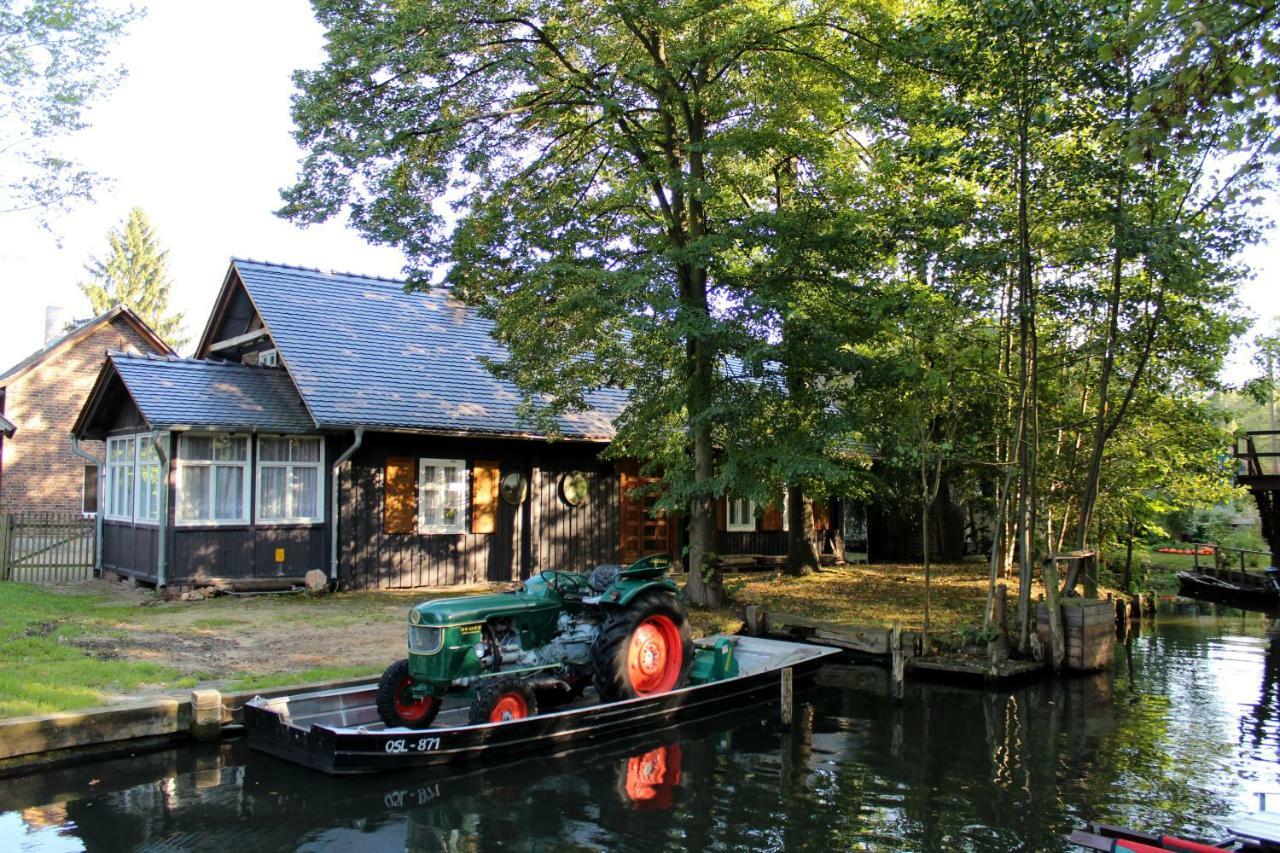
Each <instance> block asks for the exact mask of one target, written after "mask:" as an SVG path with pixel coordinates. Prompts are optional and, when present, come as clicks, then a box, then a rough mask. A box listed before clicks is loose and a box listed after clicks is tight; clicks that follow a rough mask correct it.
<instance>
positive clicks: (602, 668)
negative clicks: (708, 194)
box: [591, 590, 693, 702]
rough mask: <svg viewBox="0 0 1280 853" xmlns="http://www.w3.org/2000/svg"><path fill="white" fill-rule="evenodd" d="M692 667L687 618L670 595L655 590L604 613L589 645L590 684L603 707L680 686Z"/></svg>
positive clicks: (687, 677)
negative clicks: (603, 702)
mask: <svg viewBox="0 0 1280 853" xmlns="http://www.w3.org/2000/svg"><path fill="white" fill-rule="evenodd" d="M692 663H693V640H692V639H691V638H690V635H689V616H688V614H686V613H685V610H684V607H683V606H682V605H681V604H680V602H679V600H678V599H677V598H676V597H675V596H673V595H669V594H667V593H663V592H659V591H657V590H651V591H650V592H645V593H641V594H640V595H638V596H636V598H635V600H634V601H632V602H631V604H630V605H629V606H628V607H626V608H625V609H622V610H616V611H614V612H613V613H610V614H609V616H608V617H607V618H606V619H605V621H604V625H603V626H602V627H601V628H600V633H599V634H598V635H597V636H596V641H595V642H594V643H593V644H592V645H591V665H592V681H593V682H594V684H595V687H596V692H597V693H599V694H600V698H601V700H603V701H605V702H612V701H615V700H618V699H634V698H636V697H637V696H650V695H653V694H657V693H666V692H668V691H670V690H675V689H677V688H680V687H683V686H684V685H685V683H686V682H687V681H688V680H689V667H690V665H692Z"/></svg>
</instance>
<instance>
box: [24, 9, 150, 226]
mask: <svg viewBox="0 0 1280 853" xmlns="http://www.w3.org/2000/svg"><path fill="white" fill-rule="evenodd" d="M138 15H139V13H138V12H137V11H135V10H134V9H132V8H131V7H126V8H120V7H115V8H108V7H107V6H106V5H105V4H103V3H101V2H98V0H0V174H3V177H2V178H0V213H14V212H18V211H28V212H32V213H34V215H35V216H37V217H38V218H39V219H40V221H41V222H43V223H44V224H45V225H48V223H49V221H50V219H51V218H52V217H53V216H54V215H55V214H57V213H59V212H61V211H63V210H65V209H66V208H67V207H68V206H69V205H70V204H71V203H72V202H74V201H76V200H79V199H87V198H90V197H91V194H92V192H93V188H94V186H95V184H96V183H97V181H98V178H97V176H96V175H94V173H93V172H91V171H89V170H87V169H85V168H84V167H82V166H80V165H79V164H77V163H76V162H75V161H74V160H72V159H70V158H69V157H67V156H66V155H65V153H63V152H62V151H61V150H60V147H59V142H60V141H61V140H62V139H63V138H64V137H65V136H66V135H67V134H69V133H72V132H74V131H77V130H80V129H82V128H84V127H85V126H86V124H87V121H86V118H85V110H86V109H87V108H88V107H89V106H90V105H91V104H92V103H93V102H94V101H95V100H97V99H100V98H101V97H103V96H104V95H105V94H107V93H108V92H110V91H111V89H112V88H113V87H114V86H115V85H116V84H117V83H118V82H119V81H120V79H121V78H122V77H123V76H124V69H123V68H121V67H118V66H110V65H109V64H108V63H107V53H108V51H109V50H110V49H111V45H112V43H113V42H114V41H115V40H116V39H117V38H119V37H120V35H121V34H122V33H123V31H124V28H125V26H126V25H127V24H128V23H129V22H130V21H132V20H134V19H135V18H137V17H138Z"/></svg>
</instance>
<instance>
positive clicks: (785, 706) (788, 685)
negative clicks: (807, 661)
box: [782, 667, 796, 728]
mask: <svg viewBox="0 0 1280 853" xmlns="http://www.w3.org/2000/svg"><path fill="white" fill-rule="evenodd" d="M795 701H796V696H795V680H794V677H793V676H792V673H791V667H787V668H786V669H784V670H783V671H782V725H783V726H785V727H786V728H791V724H792V722H793V721H794V720H795V714H796V706H795Z"/></svg>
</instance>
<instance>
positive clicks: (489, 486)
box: [471, 459, 502, 533]
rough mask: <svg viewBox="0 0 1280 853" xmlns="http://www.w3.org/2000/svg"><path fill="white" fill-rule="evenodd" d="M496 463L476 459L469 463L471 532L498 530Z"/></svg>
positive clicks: (497, 474)
mask: <svg viewBox="0 0 1280 853" xmlns="http://www.w3.org/2000/svg"><path fill="white" fill-rule="evenodd" d="M501 479H502V475H501V474H499V473H498V463H497V462H493V461H481V460H479V459H477V460H476V461H475V462H473V463H471V532H472V533H493V532H494V531H496V530H497V529H498V483H499V481H500V480H501Z"/></svg>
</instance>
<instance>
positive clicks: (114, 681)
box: [0, 563, 1041, 717]
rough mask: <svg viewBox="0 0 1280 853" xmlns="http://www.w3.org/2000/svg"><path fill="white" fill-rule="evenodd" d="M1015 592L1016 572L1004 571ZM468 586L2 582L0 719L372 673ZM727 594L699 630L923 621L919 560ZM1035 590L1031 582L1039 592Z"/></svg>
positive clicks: (945, 616)
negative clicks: (195, 588)
mask: <svg viewBox="0 0 1280 853" xmlns="http://www.w3.org/2000/svg"><path fill="white" fill-rule="evenodd" d="M986 583H987V580H986V566H985V564H982V563H963V564H954V565H938V566H934V567H933V575H932V581H931V589H932V596H931V610H932V625H933V631H934V634H935V636H936V637H938V638H939V639H940V640H941V641H942V642H943V643H944V644H945V643H946V641H947V639H948V638H949V637H950V638H954V639H955V640H956V641H957V642H958V643H959V642H963V641H964V640H966V639H971V638H972V634H973V633H974V630H975V628H976V626H979V625H980V624H981V622H982V611H983V607H984V606H985V601H986ZM1008 584H1009V594H1010V599H1011V600H1013V599H1014V598H1015V597H1016V595H1017V579H1016V578H1012V579H1010V581H1008ZM491 588H494V587H485V586H480V587H469V588H458V587H451V588H448V589H434V590H415V591H411V592H348V593H339V594H336V595H325V596H319V597H309V596H306V595H286V596H267V595H259V596H249V597H228V596H224V597H219V598H213V599H209V600H205V601H198V602H183V601H172V602H166V601H162V600H161V599H160V598H159V597H158V596H156V595H155V594H154V593H153V592H150V591H147V590H144V589H138V588H133V587H129V586H127V585H126V584H121V583H109V582H105V581H95V582H92V583H89V584H76V585H66V586H57V587H33V586H26V585H22V584H13V583H6V584H0V656H3V659H4V660H5V662H6V665H5V667H4V668H3V670H2V671H0V717H13V716H21V715H28V714H47V713H52V712H57V711H70V710H76V709H80V708H86V707H91V706H97V705H106V704H117V703H122V702H127V701H132V700H136V699H139V698H150V697H155V696H165V695H186V694H187V693H189V691H191V690H192V689H196V688H214V689H218V690H222V691H243V690H254V689H266V688H269V687H276V686H283V685H291V684H300V683H305V682H315V681H324V680H331V679H337V678H355V677H362V676H366V675H367V676H376V675H378V674H379V673H381V672H382V670H383V669H384V668H385V667H386V665H387V663H388V662H390V661H392V660H395V659H396V658H398V657H402V656H403V655H404V642H405V639H404V615H405V611H406V610H407V608H408V607H409V606H410V605H411V604H413V603H415V602H418V601H422V600H423V599H426V598H431V597H438V596H445V595H458V594H460V593H463V594H465V593H470V592H484V591H486V590H488V589H491ZM726 588H727V591H728V592H729V594H730V596H731V599H732V600H731V603H730V604H728V605H727V606H726V607H724V608H721V609H719V610H714V611H712V610H703V609H697V608H694V609H692V610H691V612H690V617H691V620H692V622H693V628H694V633H695V635H697V636H706V635H708V634H714V633H734V632H736V631H737V630H738V629H739V628H740V627H741V625H742V608H743V607H744V606H745V605H750V604H757V605H763V606H765V607H767V608H769V609H770V610H772V611H776V612H785V613H792V614H798V615H803V616H809V617H813V618H815V619H824V620H828V621H834V622H850V623H857V624H859V625H881V626H884V627H889V626H892V625H893V624H894V623H895V622H896V623H900V624H901V625H902V627H903V629H904V630H909V631H910V630H919V629H920V628H921V627H922V625H923V613H924V573H923V570H922V568H921V567H920V566H910V565H874V566H838V567H828V568H824V569H823V570H822V571H821V572H818V573H815V574H813V575H809V576H807V577H804V578H791V577H787V576H784V575H779V574H778V573H775V572H768V573H764V572H761V573H752V574H741V575H731V576H729V578H728V579H727V581H726ZM1040 592H1041V590H1040V588H1039V586H1038V585H1037V587H1036V588H1035V589H1033V590H1032V595H1033V597H1035V596H1036V595H1038V594H1039V593H1040Z"/></svg>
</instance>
